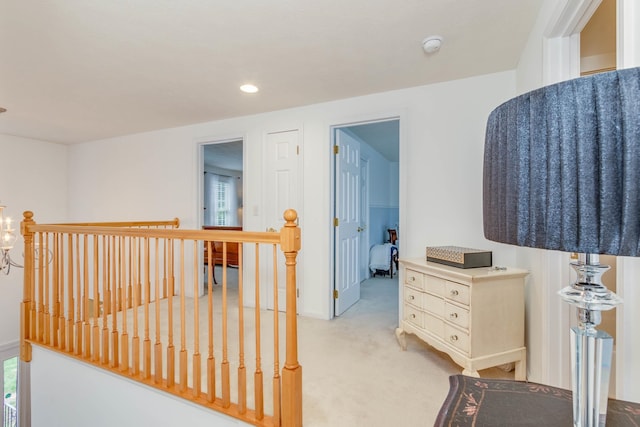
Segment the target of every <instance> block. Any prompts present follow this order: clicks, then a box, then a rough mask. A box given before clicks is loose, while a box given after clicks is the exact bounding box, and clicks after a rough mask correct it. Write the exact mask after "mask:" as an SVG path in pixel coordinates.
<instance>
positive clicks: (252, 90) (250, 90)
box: [240, 84, 258, 93]
mask: <svg viewBox="0 0 640 427" xmlns="http://www.w3.org/2000/svg"><path fill="white" fill-rule="evenodd" d="M240 90H241V91H243V92H245V93H256V92H257V91H258V87H257V86H255V85H252V84H246V85H242V86H240Z"/></svg>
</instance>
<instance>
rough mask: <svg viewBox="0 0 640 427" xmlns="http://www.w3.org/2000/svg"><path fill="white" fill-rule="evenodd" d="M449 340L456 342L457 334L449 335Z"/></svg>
mask: <svg viewBox="0 0 640 427" xmlns="http://www.w3.org/2000/svg"><path fill="white" fill-rule="evenodd" d="M449 340H450V341H451V342H456V341H458V336H457V335H451V336H450V337H449Z"/></svg>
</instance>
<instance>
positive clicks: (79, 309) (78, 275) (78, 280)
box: [74, 234, 84, 356]
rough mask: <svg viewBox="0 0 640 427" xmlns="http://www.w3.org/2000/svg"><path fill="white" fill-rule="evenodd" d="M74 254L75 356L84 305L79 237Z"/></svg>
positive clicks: (78, 353) (80, 347)
mask: <svg viewBox="0 0 640 427" xmlns="http://www.w3.org/2000/svg"><path fill="white" fill-rule="evenodd" d="M75 252H76V293H75V294H74V295H75V302H76V317H75V320H76V322H75V327H74V333H75V337H74V338H75V354H76V355H77V356H79V355H81V354H82V344H83V343H82V336H83V335H82V334H83V329H82V306H83V305H84V297H83V295H82V289H83V286H82V269H81V268H80V265H81V264H82V259H81V256H80V235H79V234H77V235H76V243H75Z"/></svg>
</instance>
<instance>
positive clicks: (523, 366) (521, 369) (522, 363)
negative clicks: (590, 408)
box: [514, 355, 527, 381]
mask: <svg viewBox="0 0 640 427" xmlns="http://www.w3.org/2000/svg"><path fill="white" fill-rule="evenodd" d="M514 379H515V380H516V381H526V380H527V358H526V355H525V356H524V357H523V358H522V359H520V360H518V361H517V362H516V372H515V373H514Z"/></svg>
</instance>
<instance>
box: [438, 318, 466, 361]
mask: <svg viewBox="0 0 640 427" xmlns="http://www.w3.org/2000/svg"><path fill="white" fill-rule="evenodd" d="M444 340H445V341H446V342H447V343H449V344H450V345H452V346H454V347H455V348H457V349H458V350H460V351H462V352H464V353H465V354H469V334H468V333H466V332H463V331H461V330H460V329H456V328H454V327H453V326H451V325H447V324H445V325H444Z"/></svg>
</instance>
